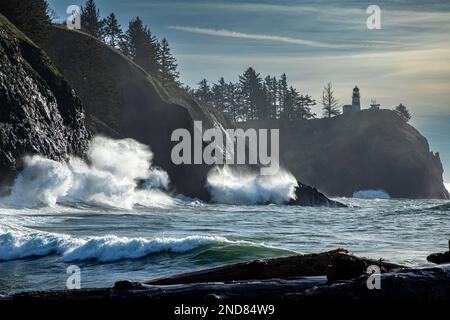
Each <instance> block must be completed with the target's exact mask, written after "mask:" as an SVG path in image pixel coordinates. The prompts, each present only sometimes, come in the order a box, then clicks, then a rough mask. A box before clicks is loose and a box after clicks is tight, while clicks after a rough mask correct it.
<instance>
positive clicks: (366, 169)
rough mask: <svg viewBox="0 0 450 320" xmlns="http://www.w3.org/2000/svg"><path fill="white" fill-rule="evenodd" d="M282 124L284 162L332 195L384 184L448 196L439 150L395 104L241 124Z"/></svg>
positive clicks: (409, 193)
mask: <svg viewBox="0 0 450 320" xmlns="http://www.w3.org/2000/svg"><path fill="white" fill-rule="evenodd" d="M242 127H244V128H249V127H254V128H279V129H280V155H281V160H282V163H283V164H284V166H285V167H287V168H288V169H289V170H291V172H292V173H293V174H294V175H295V176H296V178H297V179H299V180H300V181H302V182H304V183H306V184H309V185H313V186H315V187H317V188H319V189H320V190H321V191H322V192H324V193H325V194H327V195H329V196H352V194H353V193H354V192H356V191H360V190H370V189H383V190H385V191H386V192H388V193H389V194H390V195H391V196H392V197H396V198H439V199H445V198H448V197H449V194H448V192H447V191H446V189H445V187H444V184H443V179H442V175H443V167H442V164H441V161H440V158H439V154H438V153H436V154H434V153H433V152H431V151H430V147H429V145H428V142H427V140H426V139H425V137H423V136H422V135H421V134H420V133H419V132H418V131H417V130H416V129H415V128H414V127H412V126H411V125H409V124H407V123H405V122H404V121H403V120H402V119H401V118H400V117H398V116H397V114H396V113H395V112H393V111H390V110H379V111H362V112H359V113H354V114H349V115H345V116H338V117H335V118H331V119H316V120H310V121H282V120H268V121H256V122H249V123H244V124H242Z"/></svg>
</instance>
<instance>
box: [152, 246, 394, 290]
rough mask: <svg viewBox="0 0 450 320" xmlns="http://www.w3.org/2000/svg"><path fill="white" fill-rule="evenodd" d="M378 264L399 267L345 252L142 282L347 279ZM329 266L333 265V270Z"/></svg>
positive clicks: (384, 267)
mask: <svg viewBox="0 0 450 320" xmlns="http://www.w3.org/2000/svg"><path fill="white" fill-rule="evenodd" d="M373 264H376V265H379V266H380V267H381V268H382V270H392V269H396V268H403V266H400V265H396V264H391V263H385V262H382V261H381V260H380V261H377V260H371V259H365V258H358V257H355V256H352V255H350V254H349V251H348V250H346V249H336V250H332V251H328V252H322V253H312V254H298V255H294V256H287V257H279V258H268V259H258V260H251V261H246V262H240V263H235V264H229V265H225V266H221V267H216V268H211V269H205V270H200V271H195V272H189V273H183V274H178V275H174V276H170V277H164V278H159V279H154V280H149V281H145V282H144V284H152V285H169V284H186V283H205V282H227V281H242V280H265V279H292V278H298V277H307V276H321V275H328V276H329V277H330V279H331V280H336V279H350V278H352V277H357V276H360V275H362V274H364V273H365V272H366V270H367V266H369V265H373ZM333 265H335V266H334V267H333Z"/></svg>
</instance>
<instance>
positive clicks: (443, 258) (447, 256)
mask: <svg viewBox="0 0 450 320" xmlns="http://www.w3.org/2000/svg"><path fill="white" fill-rule="evenodd" d="M448 247H449V250H450V240H449V241H448ZM427 260H428V261H430V262H432V263H436V264H443V263H450V251H447V252H443V253H432V254H430V255H429V256H428V257H427Z"/></svg>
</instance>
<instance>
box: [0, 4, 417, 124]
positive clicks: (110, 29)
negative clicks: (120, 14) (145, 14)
mask: <svg viewBox="0 0 450 320" xmlns="http://www.w3.org/2000/svg"><path fill="white" fill-rule="evenodd" d="M0 13H2V14H4V15H5V16H6V17H7V18H8V19H9V20H11V22H13V23H14V24H15V25H16V26H17V27H18V28H19V29H21V30H22V31H23V32H24V33H25V34H27V35H28V36H29V37H30V38H31V39H32V40H33V41H35V42H36V43H38V44H39V43H40V42H42V41H45V39H46V35H47V32H48V27H49V26H50V24H51V23H52V20H55V19H56V14H55V13H54V11H53V10H51V8H50V7H49V5H48V2H47V1H46V0H3V1H2V3H1V6H0ZM30 13H31V14H30ZM81 28H82V30H83V31H85V32H87V33H89V34H91V35H92V36H94V37H96V38H98V39H100V40H101V41H103V42H104V43H105V44H107V45H109V46H111V47H114V48H116V49H118V50H120V51H121V52H122V53H123V54H125V55H126V56H128V57H129V58H130V59H132V60H133V61H134V62H135V63H136V64H138V65H139V66H140V67H142V68H143V69H144V70H145V71H147V72H149V73H150V74H151V75H153V76H155V77H157V78H158V79H159V80H160V81H161V83H162V84H163V85H164V86H171V85H175V86H181V85H182V84H181V82H180V80H179V78H180V73H179V72H178V65H177V61H176V59H175V57H174V56H173V55H172V53H171V49H170V46H169V43H168V41H167V39H166V38H163V39H162V40H161V41H158V39H157V38H156V37H155V35H154V34H153V33H152V32H151V30H150V28H149V27H148V26H147V25H145V24H144V22H143V21H142V20H141V19H140V18H139V17H136V18H134V19H132V20H131V21H130V22H129V24H128V29H127V30H125V31H124V30H123V29H122V27H121V25H120V24H119V21H118V19H117V17H116V15H115V13H110V14H109V15H108V16H107V17H105V18H102V17H101V14H100V9H99V8H98V7H97V5H96V3H95V0H87V1H86V3H85V5H84V6H83V7H82V10H81ZM183 88H184V90H185V91H186V92H188V93H189V94H191V95H192V96H194V97H196V98H197V99H199V100H200V101H202V102H204V103H206V104H209V105H211V106H213V107H214V108H216V109H217V110H219V111H220V112H222V113H223V114H225V115H226V116H227V117H228V118H229V119H230V120H232V121H234V122H239V121H251V120H265V119H285V120H309V119H313V118H315V117H316V113H314V112H313V111H312V108H313V107H314V106H316V105H317V102H316V100H315V99H313V98H312V97H311V96H310V95H309V94H307V93H302V92H299V90H298V89H296V88H294V87H293V86H292V85H289V83H288V81H287V76H286V74H285V73H283V74H282V75H281V76H280V77H279V78H277V77H275V76H271V75H267V76H265V77H264V78H263V77H262V76H261V75H260V73H258V72H256V70H255V69H254V68H252V67H249V68H248V69H246V70H245V71H244V72H243V74H241V75H239V80H238V82H235V83H234V82H226V81H225V79H224V78H223V77H221V78H220V79H219V80H218V81H217V82H216V83H213V84H212V85H210V84H209V83H208V81H207V80H206V79H203V80H201V81H200V82H199V83H198V87H197V88H195V89H194V88H191V87H189V86H184V87H183ZM320 104H321V106H322V112H323V114H322V116H323V117H324V118H331V117H333V116H337V115H339V114H340V113H341V112H340V109H341V106H340V104H339V103H338V100H337V99H336V97H335V94H334V91H333V88H332V85H331V83H328V84H327V85H326V86H325V87H324V88H323V93H322V97H321V101H320ZM395 111H396V112H397V114H398V115H399V116H400V117H401V118H402V119H404V120H405V121H406V122H408V121H409V120H410V119H411V115H410V113H409V111H408V109H407V108H406V107H405V106H404V105H403V104H400V105H399V106H397V107H396V108H395Z"/></svg>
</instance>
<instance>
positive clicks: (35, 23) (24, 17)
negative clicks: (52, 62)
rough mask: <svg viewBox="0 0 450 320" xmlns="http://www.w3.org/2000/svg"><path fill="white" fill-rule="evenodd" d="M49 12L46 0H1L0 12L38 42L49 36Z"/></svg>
mask: <svg viewBox="0 0 450 320" xmlns="http://www.w3.org/2000/svg"><path fill="white" fill-rule="evenodd" d="M49 12H50V9H49V6H48V3H47V1H45V0H1V5H0V13H1V14H3V15H4V16H5V17H7V18H8V19H9V20H10V21H11V22H12V23H13V24H14V25H15V26H16V27H17V28H19V29H20V30H21V31H22V32H23V33H25V34H26V35H27V36H28V37H29V38H30V39H31V40H33V41H35V42H36V43H41V42H42V41H44V40H45V39H46V38H47V35H48V27H49V26H50V23H51V20H50V16H49Z"/></svg>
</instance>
